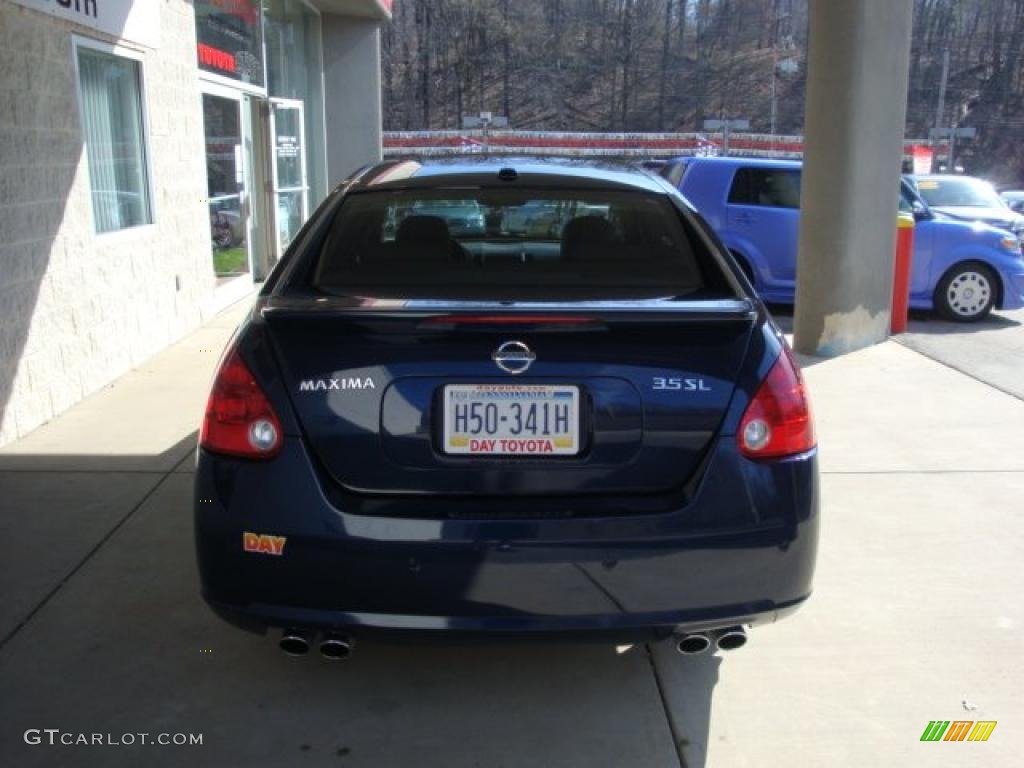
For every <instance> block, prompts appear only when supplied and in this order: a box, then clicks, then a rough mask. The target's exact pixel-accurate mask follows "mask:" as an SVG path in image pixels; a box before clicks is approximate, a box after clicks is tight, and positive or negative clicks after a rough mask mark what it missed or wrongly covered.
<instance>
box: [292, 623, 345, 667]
mask: <svg viewBox="0 0 1024 768" xmlns="http://www.w3.org/2000/svg"><path fill="white" fill-rule="evenodd" d="M309 638H310V635H309V633H308V632H304V631H303V630H301V629H286V630H285V631H284V632H282V633H281V640H280V641H279V642H278V647H279V648H280V649H281V650H282V651H284V653H285V655H287V656H305V655H306V654H307V653H309V648H310V645H311V643H310V639H309ZM353 645H355V642H354V641H353V640H352V638H351V637H349V636H348V635H343V634H341V633H338V632H325V633H324V634H323V636H322V637H321V638H320V655H321V656H323V657H324V658H325V659H327V660H329V661H341V660H342V659H347V658H348V657H349V656H350V655H351V654H352V646H353Z"/></svg>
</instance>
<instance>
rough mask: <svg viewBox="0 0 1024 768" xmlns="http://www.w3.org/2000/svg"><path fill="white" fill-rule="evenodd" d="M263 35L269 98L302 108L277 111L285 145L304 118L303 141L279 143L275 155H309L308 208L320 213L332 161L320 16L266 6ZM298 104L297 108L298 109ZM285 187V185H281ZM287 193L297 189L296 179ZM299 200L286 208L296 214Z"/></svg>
mask: <svg viewBox="0 0 1024 768" xmlns="http://www.w3.org/2000/svg"><path fill="white" fill-rule="evenodd" d="M263 13H264V31H265V34H266V50H267V92H268V95H269V96H270V97H271V98H272V99H287V100H289V101H290V102H292V104H291V105H290V106H296V107H299V108H298V109H292V110H289V111H288V112H287V114H283V113H282V110H277V115H278V117H279V118H281V119H280V120H279V123H280V125H279V126H276V128H277V129H278V130H277V132H278V134H279V137H280V136H284V137H285V138H286V139H287V137H288V136H289V135H291V136H294V133H291V134H289V133H287V132H285V131H284V130H282V129H283V126H284V124H287V130H288V131H292V130H293V129H295V128H297V127H298V126H296V125H295V121H296V120H297V119H298V118H299V117H300V116H301V120H302V125H301V131H302V133H301V136H300V137H299V138H298V140H297V142H289V141H287V140H285V141H275V142H274V147H275V152H276V151H277V150H278V149H282V148H283V151H284V152H285V154H286V155H287V152H288V151H290V147H292V146H294V145H295V144H297V145H298V146H300V147H301V148H302V150H303V151H304V154H305V161H306V162H305V166H306V185H308V188H309V206H310V207H311V208H312V207H315V206H316V205H318V204H319V203H320V201H321V200H323V198H324V197H325V196H326V194H327V161H326V157H327V155H326V150H325V146H324V93H323V52H322V50H321V47H320V16H319V14H318V13H317V12H316V11H314V10H312V9H311V8H310V7H309V6H308V5H306V3H304V2H302V0H264V2H263ZM296 102H297V104H296ZM278 159H279V160H280V161H281V165H282V166H285V167H282V168H281V171H283V172H284V173H293V172H294V171H295V168H296V166H295V164H294V163H291V162H289V161H288V159H287V157H284V156H283V157H280V158H276V160H278ZM280 181H284V179H279V182H280ZM281 186H282V187H285V188H288V187H292V188H293V189H294V179H290V180H289V183H288V184H281ZM293 199H294V194H292V195H291V197H290V198H289V202H288V203H287V207H288V209H289V210H291V209H293V208H294V204H293Z"/></svg>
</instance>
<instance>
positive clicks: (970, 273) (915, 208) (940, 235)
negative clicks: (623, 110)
mask: <svg viewBox="0 0 1024 768" xmlns="http://www.w3.org/2000/svg"><path fill="white" fill-rule="evenodd" d="M662 173H663V175H664V176H665V177H666V178H667V179H668V180H669V181H670V182H671V183H673V184H674V185H675V186H676V187H677V188H678V189H679V190H680V191H681V192H682V193H683V195H684V197H686V199H687V200H689V201H690V202H691V203H692V204H693V205H694V206H696V208H697V210H699V211H700V213H701V214H702V215H703V216H704V218H705V219H706V220H707V221H708V223H709V224H710V225H711V226H712V228H713V229H714V230H715V232H717V233H718V236H719V237H720V238H721V239H722V241H723V242H724V244H725V246H726V247H727V248H728V249H729V250H730V251H731V252H732V254H733V256H734V257H735V258H736V260H737V261H738V262H739V263H740V265H741V267H742V268H743V270H744V272H745V273H746V274H747V277H748V278H749V279H750V281H751V282H752V283H753V284H754V286H755V287H756V288H757V290H758V292H759V293H760V295H761V296H762V297H763V298H764V299H765V300H766V301H770V302H778V303H781V304H792V303H793V297H794V294H795V290H796V256H797V235H798V231H799V228H800V173H801V164H800V163H799V162H796V161H792V160H766V159H758V158H739V157H684V158H678V159H676V160H673V161H671V162H669V163H667V164H666V165H665V166H664V168H663V169H662ZM900 208H901V209H902V210H905V211H908V212H913V213H914V217H915V218H916V219H917V225H916V227H915V229H914V252H913V260H912V273H911V280H910V306H911V307H914V308H916V309H934V310H936V311H937V312H938V313H939V314H941V315H942V316H943V317H946V318H947V319H950V320H957V321H962V322H970V321H975V320H980V319H982V318H983V317H985V316H986V315H987V314H988V313H989V312H990V311H991V310H992V308H993V307H998V308H999V309H1018V308H1020V307H1024V260H1022V257H1021V246H1020V241H1019V240H1018V239H1017V237H1016V235H1014V234H1013V233H1011V232H1008V231H1006V230H1002V229H996V228H993V227H990V226H987V225H985V224H982V223H979V222H975V223H968V222H965V221H961V220H958V219H955V218H953V217H951V216H947V215H945V214H942V213H939V212H938V211H934V210H932V209H931V208H929V207H928V205H927V204H926V203H925V202H924V201H923V200H922V199H921V198H920V197H919V196H918V194H917V192H916V191H915V190H914V188H913V187H912V186H911V185H910V184H908V183H907V181H906V180H903V181H902V182H901V185H900Z"/></svg>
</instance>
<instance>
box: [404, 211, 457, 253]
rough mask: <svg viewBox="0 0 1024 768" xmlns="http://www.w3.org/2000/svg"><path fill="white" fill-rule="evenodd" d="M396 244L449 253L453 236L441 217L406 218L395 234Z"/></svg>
mask: <svg viewBox="0 0 1024 768" xmlns="http://www.w3.org/2000/svg"><path fill="white" fill-rule="evenodd" d="M395 242H397V243H401V244H404V245H416V246H418V247H421V248H424V249H426V250H440V249H443V250H444V251H445V252H446V253H447V251H448V248H449V247H450V246H451V235H450V234H448V225H447V224H445V222H444V219H442V218H441V217H440V216H406V217H405V218H404V219H403V220H402V223H401V224H399V225H398V231H397V232H395Z"/></svg>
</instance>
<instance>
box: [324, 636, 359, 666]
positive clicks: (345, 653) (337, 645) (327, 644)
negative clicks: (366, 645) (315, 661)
mask: <svg viewBox="0 0 1024 768" xmlns="http://www.w3.org/2000/svg"><path fill="white" fill-rule="evenodd" d="M354 644H355V643H354V642H353V640H352V638H351V637H348V636H347V635H336V634H333V633H328V634H325V635H324V638H323V640H321V641H320V655H321V656H323V657H324V658H325V659H329V660H330V661H341V660H342V659H347V658H348V657H349V656H351V655H352V646H353V645H354Z"/></svg>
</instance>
